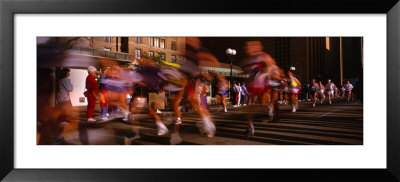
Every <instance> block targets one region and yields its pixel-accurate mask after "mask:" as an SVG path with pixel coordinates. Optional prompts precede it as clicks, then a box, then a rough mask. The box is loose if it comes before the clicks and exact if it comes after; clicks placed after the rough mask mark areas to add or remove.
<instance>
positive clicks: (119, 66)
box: [36, 36, 364, 145]
mask: <svg viewBox="0 0 400 182" xmlns="http://www.w3.org/2000/svg"><path fill="white" fill-rule="evenodd" d="M36 69H37V70H36V71H37V75H36V78H37V88H36V90H37V99H36V100H37V108H36V110H37V127H36V129H37V145H363V124H364V123H363V37H168V36H166V37H99V36H93V37H89V36H88V37H37V68H36Z"/></svg>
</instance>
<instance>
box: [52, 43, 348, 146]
mask: <svg viewBox="0 0 400 182" xmlns="http://www.w3.org/2000/svg"><path fill="white" fill-rule="evenodd" d="M245 51H246V55H247V57H246V58H245V59H243V60H242V61H241V62H240V67H241V68H242V70H243V72H244V73H245V74H247V75H248V78H247V79H246V80H245V81H242V82H237V83H234V84H232V85H233V87H232V88H229V85H230V84H229V82H228V81H227V80H226V78H225V76H223V75H218V74H211V73H210V72H204V71H201V70H200V68H199V65H200V64H201V62H203V61H204V62H214V63H216V64H218V60H217V58H216V57H215V56H213V55H212V54H211V53H210V52H209V51H208V50H207V49H205V48H204V47H203V46H202V44H201V41H200V39H199V38H195V37H188V38H186V51H185V59H184V60H183V61H179V62H175V63H171V62H166V61H160V62H152V61H147V62H143V63H141V65H140V67H139V68H135V69H133V68H131V67H124V66H120V65H119V64H118V63H117V62H113V61H107V60H101V61H100V64H101V71H98V69H97V68H95V67H93V66H89V67H88V69H87V70H88V73H89V75H88V76H87V78H86V91H85V93H84V95H85V97H86V98H87V100H88V107H87V122H88V123H102V122H108V121H110V120H113V119H115V118H121V119H122V120H123V121H124V122H126V123H127V124H130V125H132V128H133V132H134V133H135V135H134V136H133V137H132V138H127V139H128V140H135V139H138V138H140V137H141V136H140V127H138V126H139V125H140V121H139V120H140V119H137V118H135V115H136V114H138V113H139V112H141V109H140V108H141V107H142V106H143V102H142V101H141V99H142V98H143V97H138V96H137V94H135V91H136V90H137V89H138V88H139V87H140V88H146V89H150V90H152V91H154V92H156V93H161V92H168V93H170V97H169V101H168V102H169V103H171V104H170V105H171V108H172V111H173V113H174V116H173V117H174V119H173V121H174V123H173V124H174V126H173V129H172V131H169V129H168V128H167V126H166V125H165V124H164V123H163V122H162V119H163V118H161V117H160V115H159V113H160V111H159V110H158V108H157V106H156V104H155V103H154V102H152V103H149V105H150V106H149V109H148V114H149V115H150V116H151V117H152V118H153V119H154V122H155V126H156V130H157V132H156V134H157V135H166V134H168V133H170V132H171V134H170V143H171V144H179V143H182V141H183V139H182V137H181V136H180V126H181V124H182V122H185V121H184V120H182V118H181V116H182V113H181V112H182V111H183V110H187V108H186V107H187V105H190V106H191V109H192V110H193V111H195V112H197V113H198V115H199V116H200V118H201V119H200V120H199V121H198V122H197V123H196V126H197V127H198V129H199V132H200V134H202V135H204V136H206V137H210V138H211V137H213V136H214V135H215V134H216V132H217V128H216V126H215V124H214V122H213V121H212V118H211V117H210V113H209V110H208V105H207V99H206V93H207V92H208V90H209V88H208V86H207V85H208V84H207V83H210V82H212V81H214V83H216V84H215V85H216V91H217V92H216V96H215V98H216V102H217V104H220V105H221V107H222V108H223V111H222V112H229V110H228V107H227V97H228V94H229V92H231V93H234V94H232V98H234V99H233V100H232V106H234V107H244V110H247V111H251V110H252V109H253V108H254V107H265V112H266V113H267V114H268V116H269V117H270V118H266V119H269V120H270V122H279V106H280V105H282V104H290V106H291V111H292V112H296V111H297V109H298V108H297V107H298V101H299V98H300V100H304V101H312V106H313V107H316V106H317V104H320V103H323V102H326V103H329V104H332V103H333V102H335V101H337V100H340V99H343V100H347V101H350V100H353V99H354V95H353V94H352V93H353V92H352V90H353V87H354V86H353V85H352V84H351V83H350V81H347V82H346V83H345V84H343V85H341V86H340V87H337V86H336V85H335V84H334V83H333V82H332V81H331V80H327V81H326V83H323V81H318V82H317V80H316V79H312V81H311V83H310V84H308V83H307V84H302V83H300V81H299V79H298V78H297V77H296V76H295V75H294V74H293V72H294V71H295V68H294V67H291V68H290V69H289V70H282V69H281V68H279V66H278V65H277V63H276V61H275V59H274V58H273V57H272V56H271V55H270V54H268V53H265V52H263V46H262V43H261V42H260V41H258V40H254V41H247V42H246V43H245ZM63 73H64V78H63V79H61V80H60V81H59V83H60V84H59V85H57V87H59V88H58V89H59V90H60V91H62V92H61V93H62V94H60V95H59V97H60V98H61V99H59V101H58V102H59V106H58V107H59V108H61V114H60V116H62V117H60V118H59V120H60V121H61V122H65V123H66V124H68V117H65V116H66V115H67V114H68V112H69V111H70V110H69V109H71V108H72V105H71V104H70V101H69V97H68V98H66V96H65V95H66V94H68V92H70V90H72V85H71V84H70V82H69V81H68V76H69V70H68V69H64V70H63ZM96 74H101V76H100V79H98V80H96V79H94V78H95V76H96ZM63 94H64V95H63ZM96 99H98V100H99V103H100V108H101V118H99V119H95V118H94V116H93V114H94V108H95V103H96ZM184 103H185V104H184ZM247 113H248V114H247V116H246V118H247V125H248V126H247V129H246V134H247V136H248V137H251V136H253V135H254V133H255V130H256V129H255V128H254V124H253V117H254V114H252V112H247ZM244 129H245V128H244Z"/></svg>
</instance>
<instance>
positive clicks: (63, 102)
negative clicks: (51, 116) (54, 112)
mask: <svg viewBox="0 0 400 182" xmlns="http://www.w3.org/2000/svg"><path fill="white" fill-rule="evenodd" d="M69 76H70V70H69V69H68V68H64V69H62V70H61V77H62V78H61V79H60V81H59V82H58V93H57V98H56V103H57V106H58V108H59V109H60V110H61V114H60V117H59V119H60V122H61V123H64V122H68V121H66V114H67V113H69V111H70V110H71V109H72V104H71V100H70V96H69V93H70V92H72V90H73V85H72V83H71V80H70V79H69Z"/></svg>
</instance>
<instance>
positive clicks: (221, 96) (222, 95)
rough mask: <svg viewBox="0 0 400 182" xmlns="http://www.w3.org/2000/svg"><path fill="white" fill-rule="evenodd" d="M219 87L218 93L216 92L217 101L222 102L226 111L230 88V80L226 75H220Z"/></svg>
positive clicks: (218, 79)
mask: <svg viewBox="0 0 400 182" xmlns="http://www.w3.org/2000/svg"><path fill="white" fill-rule="evenodd" d="M217 89H218V91H217V94H215V98H216V100H217V103H220V104H221V105H222V106H223V108H224V112H228V110H227V109H226V97H227V95H228V93H229V90H228V81H227V80H226V79H225V76H222V75H218V77H217Z"/></svg>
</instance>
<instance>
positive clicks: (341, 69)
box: [340, 37, 343, 84]
mask: <svg viewBox="0 0 400 182" xmlns="http://www.w3.org/2000/svg"><path fill="white" fill-rule="evenodd" d="M342 83H343V40H342V37H340V84H342Z"/></svg>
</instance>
